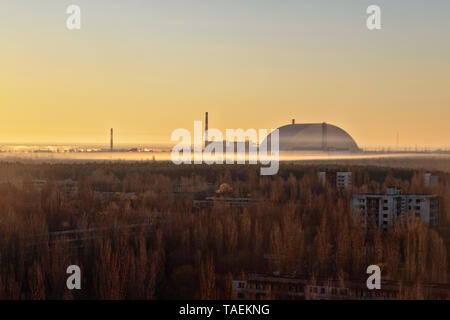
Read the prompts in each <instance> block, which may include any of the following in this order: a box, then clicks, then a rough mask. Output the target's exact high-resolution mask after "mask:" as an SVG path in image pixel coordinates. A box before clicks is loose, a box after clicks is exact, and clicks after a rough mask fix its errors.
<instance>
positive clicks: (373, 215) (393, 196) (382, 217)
mask: <svg viewBox="0 0 450 320" xmlns="http://www.w3.org/2000/svg"><path fill="white" fill-rule="evenodd" d="M352 208H353V212H354V214H355V217H356V216H357V215H358V214H362V215H363V216H364V218H365V223H366V225H368V224H369V222H370V221H371V220H372V219H373V220H374V221H375V223H376V224H377V226H378V227H380V228H383V229H387V228H388V227H390V226H392V225H393V224H394V223H395V221H396V220H397V219H399V218H401V217H403V216H405V215H406V214H407V213H411V214H413V215H414V216H415V217H416V218H419V219H421V220H423V221H424V222H425V223H427V224H428V225H429V226H431V227H436V226H437V225H438V223H439V198H438V196H436V195H416V194H402V193H401V190H400V188H397V187H393V188H388V189H387V193H386V194H355V195H353V198H352Z"/></svg>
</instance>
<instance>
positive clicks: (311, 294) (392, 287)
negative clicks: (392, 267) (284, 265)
mask: <svg viewBox="0 0 450 320" xmlns="http://www.w3.org/2000/svg"><path fill="white" fill-rule="evenodd" d="M366 280H367V279H360V280H355V279H354V280H345V281H344V280H337V279H321V278H316V279H311V277H309V276H306V275H304V276H302V275H297V276H287V275H274V274H254V273H249V274H247V275H246V279H239V280H233V295H234V299H237V300H267V299H274V300H383V299H403V298H404V297H405V296H407V295H408V294H414V293H417V290H418V288H420V291H421V293H422V295H424V296H426V297H427V298H431V299H448V297H449V292H450V291H449V290H450V285H447V284H421V285H420V287H418V286H417V284H415V283H410V282H399V281H392V280H382V281H381V289H379V290H370V289H368V288H367V284H366Z"/></svg>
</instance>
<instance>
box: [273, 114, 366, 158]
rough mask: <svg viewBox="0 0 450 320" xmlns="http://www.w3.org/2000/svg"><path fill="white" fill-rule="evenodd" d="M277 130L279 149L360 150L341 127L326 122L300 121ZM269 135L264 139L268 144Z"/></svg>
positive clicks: (293, 121)
mask: <svg viewBox="0 0 450 320" xmlns="http://www.w3.org/2000/svg"><path fill="white" fill-rule="evenodd" d="M278 130H279V146H280V147H279V148H280V151H314V150H316V151H346V152H359V151H361V150H360V149H359V147H358V145H357V144H356V142H355V140H353V138H352V137H351V136H350V135H349V134H348V133H347V132H346V131H344V130H343V129H341V128H339V127H337V126H334V125H332V124H328V123H325V122H324V123H302V124H296V123H295V120H292V124H289V125H285V126H282V127H280V128H278ZM270 141H271V135H269V136H268V137H267V139H266V143H267V145H268V146H270Z"/></svg>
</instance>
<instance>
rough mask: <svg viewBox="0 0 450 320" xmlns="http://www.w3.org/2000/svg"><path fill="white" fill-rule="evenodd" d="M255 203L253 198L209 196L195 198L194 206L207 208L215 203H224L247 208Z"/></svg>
mask: <svg viewBox="0 0 450 320" xmlns="http://www.w3.org/2000/svg"><path fill="white" fill-rule="evenodd" d="M253 203H254V201H253V200H252V199H251V198H232V197H207V198H205V199H201V200H194V203H193V205H194V207H196V208H207V207H212V206H214V204H223V205H226V206H229V207H237V208H245V207H249V206H251V205H252V204H253Z"/></svg>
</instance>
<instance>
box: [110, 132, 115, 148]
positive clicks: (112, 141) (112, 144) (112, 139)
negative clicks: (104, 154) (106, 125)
mask: <svg viewBox="0 0 450 320" xmlns="http://www.w3.org/2000/svg"><path fill="white" fill-rule="evenodd" d="M110 151H111V152H113V151H114V130H113V128H111V141H110Z"/></svg>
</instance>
